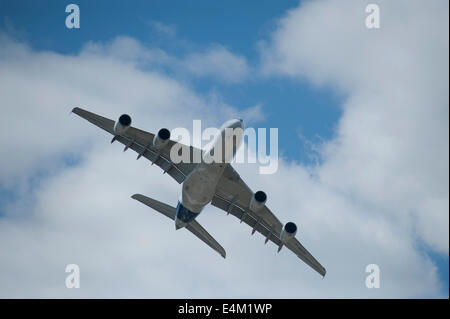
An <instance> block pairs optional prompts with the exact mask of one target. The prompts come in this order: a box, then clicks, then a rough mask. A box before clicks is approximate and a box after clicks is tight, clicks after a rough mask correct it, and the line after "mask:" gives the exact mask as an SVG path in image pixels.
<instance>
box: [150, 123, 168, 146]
mask: <svg viewBox="0 0 450 319" xmlns="http://www.w3.org/2000/svg"><path fill="white" fill-rule="evenodd" d="M169 139H170V131H169V130H168V129H166V128H162V129H160V130H159V131H158V134H156V135H155V137H154V138H153V147H156V148H163V147H164V146H165V145H166V144H167V142H169Z"/></svg>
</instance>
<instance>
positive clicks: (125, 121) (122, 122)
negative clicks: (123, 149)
mask: <svg viewBox="0 0 450 319" xmlns="http://www.w3.org/2000/svg"><path fill="white" fill-rule="evenodd" d="M130 125H131V117H130V116H129V115H128V114H122V115H121V116H120V117H119V119H118V120H117V121H116V123H115V124H114V133H115V134H116V135H121V134H123V133H125V132H126V131H127V130H128V128H129V127H130Z"/></svg>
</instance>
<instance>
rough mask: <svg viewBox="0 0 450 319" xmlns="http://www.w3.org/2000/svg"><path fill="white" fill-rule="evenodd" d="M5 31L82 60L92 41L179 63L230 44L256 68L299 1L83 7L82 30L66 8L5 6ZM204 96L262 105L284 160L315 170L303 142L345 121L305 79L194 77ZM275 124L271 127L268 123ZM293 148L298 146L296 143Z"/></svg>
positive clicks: (328, 97)
mask: <svg viewBox="0 0 450 319" xmlns="http://www.w3.org/2000/svg"><path fill="white" fill-rule="evenodd" d="M0 3H1V4H0V9H1V12H2V20H3V21H2V23H3V28H4V29H6V30H8V27H13V28H14V30H15V32H16V34H17V35H18V37H19V38H21V39H23V40H25V41H26V42H28V43H30V44H31V46H32V47H33V48H35V49H37V50H52V51H56V52H59V53H64V54H76V53H78V52H79V51H80V49H81V47H82V46H83V45H84V44H85V43H86V42H88V41H102V42H107V41H111V40H112V39H114V38H115V37H116V36H118V35H125V36H130V37H133V38H136V39H139V41H141V42H142V43H143V44H145V45H146V46H148V47H150V48H152V47H158V48H163V49H164V50H167V51H168V52H170V53H171V54H173V55H175V56H177V55H178V56H180V55H184V54H186V53H189V52H192V51H197V50H202V49H206V48H208V47H210V46H211V45H212V44H221V45H224V46H225V47H226V48H227V49H229V50H231V51H232V52H237V53H238V54H240V55H244V56H245V57H246V58H247V59H248V61H249V63H250V65H251V66H253V67H254V68H257V67H258V63H259V53H258V42H259V41H261V40H263V39H264V38H265V35H266V34H267V33H268V32H270V31H271V30H273V29H274V27H275V23H276V19H277V18H278V17H279V16H280V15H281V14H282V13H283V12H285V11H286V10H288V9H290V8H292V7H294V6H296V5H297V4H298V3H297V1H282V2H274V1H261V2H258V5H257V6H255V5H254V4H253V3H251V2H242V1H231V2H227V3H225V2H223V3H221V2H217V1H196V2H195V4H191V3H189V2H185V1H175V2H167V1H135V2H133V5H129V4H128V3H126V2H124V1H78V2H77V4H78V5H79V7H80V11H81V25H82V27H81V28H80V29H78V30H74V29H73V30H69V29H67V28H66V27H65V24H64V21H65V17H66V15H67V14H66V13H65V5H66V3H65V2H63V1H47V2H46V1H43V2H35V1H14V2H11V1H1V2H0ZM152 21H153V22H154V21H157V22H161V23H164V24H165V25H168V26H173V27H174V30H175V34H174V36H172V37H167V36H166V35H164V34H161V33H159V32H158V31H157V30H155V29H154V28H152V25H151V22H152ZM188 81H189V83H190V84H191V85H192V86H193V87H194V88H195V89H196V90H198V91H201V92H209V91H212V90H217V89H218V91H219V92H220V94H221V95H222V96H223V98H224V99H225V101H226V102H227V103H229V104H231V105H233V106H236V107H238V108H239V107H241V108H245V107H248V106H251V105H255V104H261V105H262V107H263V110H264V112H265V113H266V121H264V122H262V123H259V124H260V125H262V126H265V127H278V128H280V130H279V139H280V146H281V149H282V153H283V155H284V156H287V157H288V158H289V159H291V160H292V159H293V160H296V161H300V162H305V163H309V162H310V157H308V156H306V154H305V152H308V151H310V150H309V149H308V148H307V147H306V146H305V145H304V144H303V143H302V142H301V140H300V139H299V138H298V136H299V134H300V133H301V134H302V135H303V136H304V137H306V138H307V139H310V140H313V141H315V142H317V141H318V136H320V137H321V138H323V139H329V138H330V137H331V136H332V135H333V132H334V129H335V125H336V122H337V120H338V118H339V115H340V106H339V96H338V95H337V93H336V92H334V91H331V90H330V89H328V88H319V87H316V86H313V85H311V84H310V83H308V82H307V81H305V80H301V79H297V80H291V79H286V78H283V77H279V78H276V79H270V78H264V77H260V76H256V75H255V76H251V78H250V80H249V81H245V82H243V83H241V82H240V83H231V84H226V83H225V84H224V83H220V82H219V83H217V82H214V81H211V80H210V79H206V80H205V79H202V78H195V77H191V78H189V79H188ZM269 119H270V120H269ZM293 143H294V144H293Z"/></svg>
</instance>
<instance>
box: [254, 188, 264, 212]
mask: <svg viewBox="0 0 450 319" xmlns="http://www.w3.org/2000/svg"><path fill="white" fill-rule="evenodd" d="M266 200H267V195H266V193H264V192H263V191H257V192H256V193H255V194H253V196H252V199H251V200H250V210H251V211H252V212H257V211H258V210H260V209H261V208H263V207H264V204H265V203H266Z"/></svg>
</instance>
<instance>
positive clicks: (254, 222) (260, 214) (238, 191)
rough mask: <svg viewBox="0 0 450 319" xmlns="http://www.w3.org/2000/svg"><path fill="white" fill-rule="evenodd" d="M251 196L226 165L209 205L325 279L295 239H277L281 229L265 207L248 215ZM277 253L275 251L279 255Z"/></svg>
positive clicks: (319, 267)
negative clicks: (247, 227)
mask: <svg viewBox="0 0 450 319" xmlns="http://www.w3.org/2000/svg"><path fill="white" fill-rule="evenodd" d="M252 196H253V192H252V191H251V189H250V188H249V187H248V186H247V184H246V183H245V182H244V181H243V180H242V179H241V178H240V176H239V174H238V173H237V172H236V171H235V170H234V169H233V167H232V166H231V165H228V166H227V168H226V169H225V171H224V174H223V175H222V177H221V179H220V180H219V183H218V185H217V188H216V194H215V195H214V197H213V200H212V202H211V204H212V205H214V206H216V207H218V208H220V209H222V210H224V211H226V212H227V214H231V215H234V216H236V217H237V218H239V219H240V221H241V222H244V223H246V224H247V225H249V226H250V227H251V228H252V235H253V234H254V233H255V232H256V231H257V232H259V233H261V234H262V235H263V236H265V237H266V241H265V242H266V243H267V242H268V241H269V240H270V241H272V242H273V243H275V245H277V246H278V247H279V250H280V249H281V247H283V245H284V246H286V247H287V248H288V249H289V250H291V251H292V252H293V253H294V254H296V255H297V257H299V258H300V259H301V260H303V261H304V262H305V263H306V264H307V265H309V266H310V267H311V268H313V269H314V270H315V271H317V272H318V273H319V274H321V275H322V276H325V274H326V270H325V268H324V267H323V266H322V265H321V264H320V263H319V262H318V261H317V260H316V259H315V258H314V257H313V256H312V255H311V254H310V253H309V252H308V250H306V248H305V247H303V245H302V244H301V243H300V242H299V241H298V240H297V239H296V238H295V237H294V238H291V239H289V240H288V241H287V242H285V243H283V242H282V241H281V238H280V234H281V231H282V229H283V225H282V224H281V222H280V221H279V220H278V218H277V217H276V216H275V215H274V214H273V213H272V212H271V211H270V209H269V208H267V206H266V205H264V207H262V208H261V209H260V210H259V211H257V212H252V211H250V208H249V205H250V200H251V198H252ZM279 250H278V251H279Z"/></svg>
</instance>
